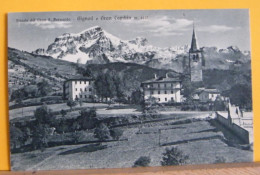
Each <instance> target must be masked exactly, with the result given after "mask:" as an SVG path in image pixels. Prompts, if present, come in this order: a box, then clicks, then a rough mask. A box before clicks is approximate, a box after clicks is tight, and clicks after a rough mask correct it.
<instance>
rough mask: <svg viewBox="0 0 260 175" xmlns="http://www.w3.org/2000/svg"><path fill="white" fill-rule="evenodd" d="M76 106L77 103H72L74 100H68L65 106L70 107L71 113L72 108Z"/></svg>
mask: <svg viewBox="0 0 260 175" xmlns="http://www.w3.org/2000/svg"><path fill="white" fill-rule="evenodd" d="M76 105H77V102H76V101H74V100H68V101H67V106H69V107H70V110H71V111H72V107H74V106H76Z"/></svg>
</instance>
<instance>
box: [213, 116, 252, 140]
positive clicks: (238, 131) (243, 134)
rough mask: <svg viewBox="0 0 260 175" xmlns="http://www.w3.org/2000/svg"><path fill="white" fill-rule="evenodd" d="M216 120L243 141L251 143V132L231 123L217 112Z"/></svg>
mask: <svg viewBox="0 0 260 175" xmlns="http://www.w3.org/2000/svg"><path fill="white" fill-rule="evenodd" d="M216 119H217V121H219V123H221V124H222V125H223V126H225V127H226V128H227V129H229V130H230V131H231V132H232V133H234V134H235V135H237V136H238V137H239V138H240V139H242V140H243V141H244V142H245V143H246V144H249V143H250V142H249V132H248V131H247V130H245V129H244V128H242V127H240V126H238V125H237V124H235V123H231V121H230V120H229V119H228V118H225V117H223V116H222V115H220V114H219V113H218V112H216Z"/></svg>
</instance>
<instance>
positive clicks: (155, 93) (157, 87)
mask: <svg viewBox="0 0 260 175" xmlns="http://www.w3.org/2000/svg"><path fill="white" fill-rule="evenodd" d="M141 86H142V88H143V93H144V99H145V101H147V100H148V99H149V98H151V97H152V98H155V99H156V101H157V102H158V103H168V102H175V103H180V102H181V80H180V79H179V78H177V77H174V78H172V77H169V76H168V74H166V77H157V75H156V74H155V77H154V78H153V79H151V80H147V81H144V82H142V85H141Z"/></svg>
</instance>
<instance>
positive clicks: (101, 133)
mask: <svg viewBox="0 0 260 175" xmlns="http://www.w3.org/2000/svg"><path fill="white" fill-rule="evenodd" d="M94 136H95V137H96V138H98V139H99V140H101V141H104V140H108V139H111V136H110V130H109V128H108V127H107V125H106V124H104V123H100V125H99V126H98V127H96V129H95V130H94Z"/></svg>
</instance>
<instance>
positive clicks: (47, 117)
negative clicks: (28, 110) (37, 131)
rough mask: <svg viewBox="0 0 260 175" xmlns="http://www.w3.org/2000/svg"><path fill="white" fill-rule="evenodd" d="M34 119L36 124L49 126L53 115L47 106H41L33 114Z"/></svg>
mask: <svg viewBox="0 0 260 175" xmlns="http://www.w3.org/2000/svg"><path fill="white" fill-rule="evenodd" d="M34 117H35V118H36V121H37V123H40V124H50V122H51V121H52V119H53V115H52V113H51V111H50V110H49V109H48V107H47V105H42V106H41V107H39V108H37V109H36V110H35V112H34Z"/></svg>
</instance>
